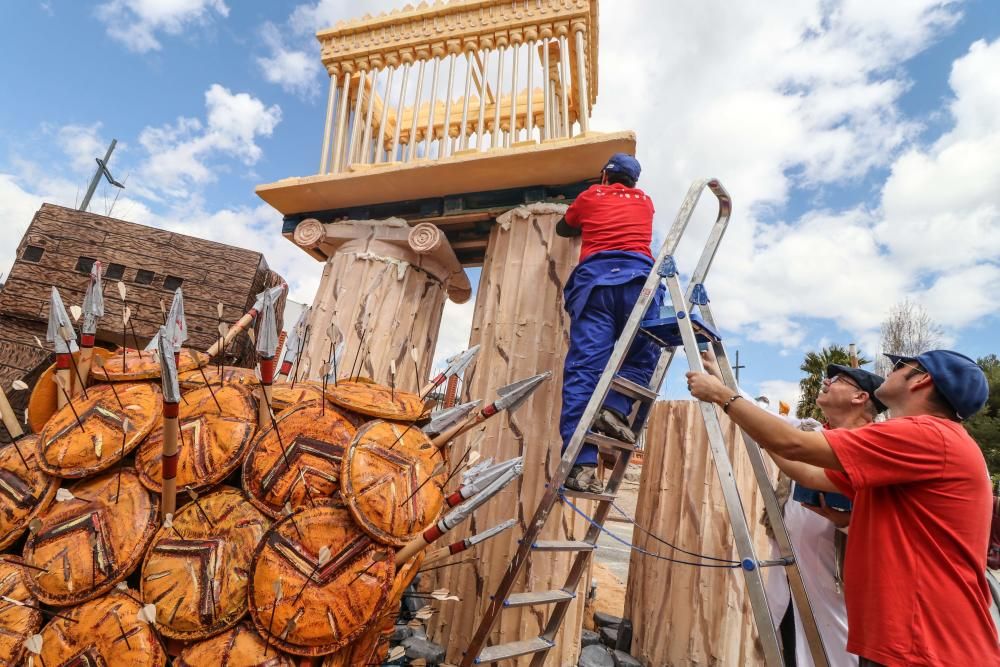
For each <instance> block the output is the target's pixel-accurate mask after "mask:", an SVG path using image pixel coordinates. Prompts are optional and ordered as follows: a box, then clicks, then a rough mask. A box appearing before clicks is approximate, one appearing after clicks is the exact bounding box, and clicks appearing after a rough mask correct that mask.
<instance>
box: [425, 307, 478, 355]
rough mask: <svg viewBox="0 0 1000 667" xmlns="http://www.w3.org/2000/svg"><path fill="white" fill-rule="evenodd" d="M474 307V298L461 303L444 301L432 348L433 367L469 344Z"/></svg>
mask: <svg viewBox="0 0 1000 667" xmlns="http://www.w3.org/2000/svg"><path fill="white" fill-rule="evenodd" d="M475 307H476V300H475V298H473V299H470V300H469V301H467V302H465V303H462V304H458V303H454V302H452V301H448V302H447V303H445V305H444V313H443V314H442V315H441V332H440V333H439V334H438V342H437V348H435V350H434V368H441V367H443V366H444V360H445V359H447V358H448V357H450V356H452V355H454V354H456V353H458V352H461V351H462V350H464V349H465V348H467V347H468V346H469V333H470V332H471V331H472V315H473V312H474V311H475Z"/></svg>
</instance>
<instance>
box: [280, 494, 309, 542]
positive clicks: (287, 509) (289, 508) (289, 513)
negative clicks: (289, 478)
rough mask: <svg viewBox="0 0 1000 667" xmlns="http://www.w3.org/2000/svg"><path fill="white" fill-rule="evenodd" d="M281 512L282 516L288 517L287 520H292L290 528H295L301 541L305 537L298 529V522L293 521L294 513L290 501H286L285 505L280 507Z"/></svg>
mask: <svg viewBox="0 0 1000 667" xmlns="http://www.w3.org/2000/svg"><path fill="white" fill-rule="evenodd" d="M281 513H282V515H283V516H287V517H290V518H289V519H288V520H289V521H291V522H292V528H294V529H295V532H296V534H297V535H298V536H299V541H300V542H302V541H303V540H304V539H305V538H303V537H302V531H301V530H299V524H298V523H296V521H295V513H294V512H293V511H292V503H291V502H286V503H285V506H284V507H282V508H281Z"/></svg>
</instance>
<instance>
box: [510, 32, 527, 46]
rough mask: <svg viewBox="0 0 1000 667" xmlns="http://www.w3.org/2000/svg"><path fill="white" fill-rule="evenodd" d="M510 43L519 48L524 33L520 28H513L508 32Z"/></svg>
mask: <svg viewBox="0 0 1000 667" xmlns="http://www.w3.org/2000/svg"><path fill="white" fill-rule="evenodd" d="M510 41H511V43H512V44H513V45H514V46H520V45H521V44H523V43H524V31H522V30H521V29H520V28H514V29H513V30H511V31H510Z"/></svg>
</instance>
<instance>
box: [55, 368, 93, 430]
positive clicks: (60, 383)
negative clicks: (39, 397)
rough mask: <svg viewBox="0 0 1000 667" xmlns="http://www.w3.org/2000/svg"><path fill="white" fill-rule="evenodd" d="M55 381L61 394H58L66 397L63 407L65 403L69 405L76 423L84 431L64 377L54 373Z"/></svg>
mask: <svg viewBox="0 0 1000 667" xmlns="http://www.w3.org/2000/svg"><path fill="white" fill-rule="evenodd" d="M55 381H56V385H57V386H58V387H59V389H60V390H61V391H62V394H60V395H61V396H62V397H63V398H65V399H66V400H65V402H64V403H63V406H64V407H65V406H67V405H68V406H69V409H70V410H72V411H73V416H74V417H76V425H77V426H79V427H80V430H81V431H83V432H84V433H86V432H87V429H85V428H84V427H83V422H81V421H80V414H79V413H78V412H77V411H76V406H75V405H73V399H72V398H70V395H69V387H68V386H67V384H66V383H67V380H66V378H64V377H62V376H61V375H56V377H55Z"/></svg>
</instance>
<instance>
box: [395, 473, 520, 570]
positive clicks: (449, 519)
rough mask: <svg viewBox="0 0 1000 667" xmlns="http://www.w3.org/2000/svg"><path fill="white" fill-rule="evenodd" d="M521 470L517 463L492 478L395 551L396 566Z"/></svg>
mask: <svg viewBox="0 0 1000 667" xmlns="http://www.w3.org/2000/svg"><path fill="white" fill-rule="evenodd" d="M523 470H524V466H523V464H521V463H518V464H517V465H516V466H514V467H512V468H510V469H509V470H507V471H506V472H505V473H504V474H503V475H501V476H500V477H498V478H497V479H496V480H494V481H493V483H492V484H490V485H489V486H487V487H486V488H485V489H483V490H482V491H480V492H479V493H477V494H476V495H474V496H473V497H472V498H470V499H469V500H468V501H466V502H464V503H462V504H461V505H459V506H458V507H456V508H455V509H453V510H452V511H451V512H449V513H448V514H446V515H445V516H444V517H442V518H441V519H439V520H438V522H437V523H436V524H434V525H433V526H431V527H430V528H428V529H427V530H425V531H424V532H423V533H421V534H420V535H419V536H418V537H416V538H415V539H413V540H412V541H411V542H409V543H408V544H406V545H405V546H404V547H403V548H402V549H400V550H399V551H397V552H396V566H397V567H399V566H400V565H402V564H403V563H405V562H406V561H408V560H410V559H411V558H413V556H415V555H416V554H418V553H419V552H421V551H423V550H424V549H426V548H427V546H428V545H429V544H431V543H433V542H434V541H435V540H437V539H439V538H440V537H441V536H442V535H444V534H446V533H447V532H448V531H450V530H451V529H453V528H454V527H455V526H457V525H459V524H460V523H462V522H463V521H465V520H466V519H468V518H469V516H471V515H472V513H473V512H474V511H476V510H477V509H479V507H481V506H482V505H483V504H484V503H485V502H486V501H487V500H489V499H490V498H492V497H493V496H495V495H496V494H498V493H500V491H501V490H502V489H503V488H504V487H506V486H507V485H508V484H510V483H511V482H512V481H514V480H515V479H516V478H517V477H519V476H520V475H521V472H522V471H523Z"/></svg>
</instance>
